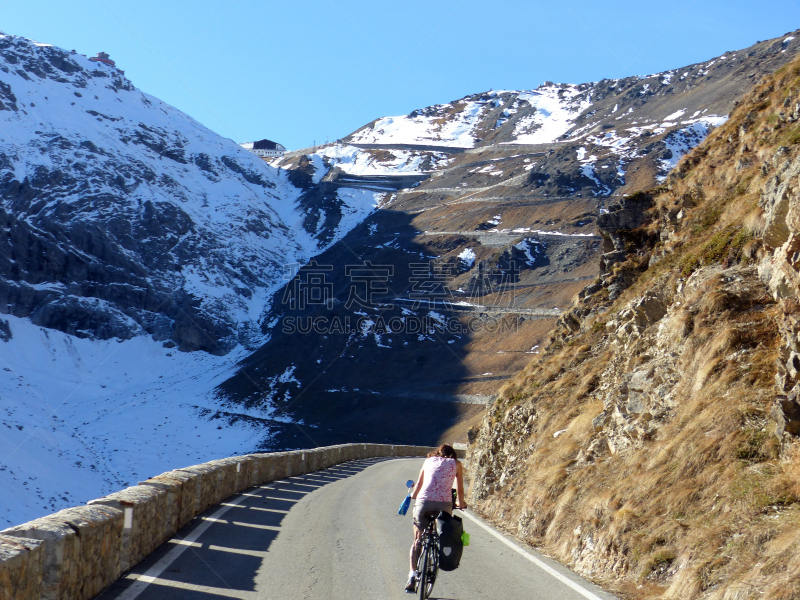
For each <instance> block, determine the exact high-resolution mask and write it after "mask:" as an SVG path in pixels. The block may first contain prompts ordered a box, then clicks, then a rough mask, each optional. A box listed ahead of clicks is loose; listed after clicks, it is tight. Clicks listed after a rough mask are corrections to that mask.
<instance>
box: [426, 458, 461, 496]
mask: <svg viewBox="0 0 800 600" xmlns="http://www.w3.org/2000/svg"><path fill="white" fill-rule="evenodd" d="M422 469H423V472H424V473H425V475H424V476H423V481H422V489H421V490H420V491H419V494H417V498H418V499H420V500H434V501H436V502H452V501H453V495H452V492H451V491H450V490H452V489H453V481H454V480H455V478H456V470H457V469H458V463H457V462H456V459H455V458H442V457H441V456H431V457H428V458H426V459H425V463H424V464H423V465H422Z"/></svg>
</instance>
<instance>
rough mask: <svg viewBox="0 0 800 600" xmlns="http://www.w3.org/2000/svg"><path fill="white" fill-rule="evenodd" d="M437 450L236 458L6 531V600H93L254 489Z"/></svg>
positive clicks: (0, 575) (1, 584) (348, 448)
mask: <svg viewBox="0 0 800 600" xmlns="http://www.w3.org/2000/svg"><path fill="white" fill-rule="evenodd" d="M431 450H432V448H428V447H423V446H397V445H394V446H393V445H388V444H345V445H341V446H327V447H324V448H315V449H311V450H294V451H291V452H274V453H268V454H248V455H244V456H235V457H232V458H224V459H220V460H212V461H211V462H207V463H203V464H201V465H195V466H192V467H186V468H184V469H176V470H174V471H168V472H166V473H162V474H161V475H158V476H157V477H152V478H150V479H148V480H147V481H142V482H140V483H139V485H135V486H133V487H129V488H127V489H125V490H122V491H120V492H116V493H113V494H109V495H108V496H105V497H103V498H98V499H97V500H92V501H90V502H89V503H88V504H87V505H85V506H77V507H74V508H67V509H65V510H62V511H60V512H57V513H55V514H52V515H48V516H46V517H42V518H40V519H36V520H34V521H30V522H28V523H23V524H22V525H17V526H16V527H10V528H8V529H5V530H3V531H0V600H88V599H89V598H92V597H94V596H96V595H97V594H99V593H100V592H102V591H103V590H104V589H105V588H106V587H108V586H109V585H111V584H112V583H113V582H114V581H116V580H117V579H118V578H119V577H120V575H122V574H123V573H125V572H126V571H128V570H129V569H130V568H131V567H133V566H134V565H136V564H137V563H138V562H139V561H141V560H142V559H143V558H144V557H146V556H147V555H148V554H150V553H151V552H153V550H155V549H156V548H158V547H159V546H160V545H161V544H163V543H164V542H166V541H167V540H169V539H170V538H171V537H172V536H173V535H174V534H175V533H176V532H177V531H178V530H179V529H181V528H182V527H184V526H185V525H187V524H188V523H189V522H190V521H192V520H193V519H194V518H195V517H197V516H198V515H200V514H202V513H203V512H205V511H206V510H208V509H209V508H211V507H213V506H215V505H217V504H219V503H220V502H222V501H223V500H225V499H226V498H228V497H230V496H233V495H234V494H237V493H239V492H242V491H244V490H246V489H248V488H250V487H254V486H257V485H262V484H264V483H269V482H271V481H277V480H280V479H284V478H286V477H292V476H295V475H303V474H305V473H310V472H312V471H319V470H322V469H326V468H328V467H331V466H333V465H336V464H340V463H344V462H347V461H351V460H358V459H363V458H374V457H381V456H425V455H426V454H427V453H428V452H430V451H431ZM458 453H459V456H462V455H463V454H464V451H463V450H458Z"/></svg>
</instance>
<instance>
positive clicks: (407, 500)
mask: <svg viewBox="0 0 800 600" xmlns="http://www.w3.org/2000/svg"><path fill="white" fill-rule="evenodd" d="M406 487H407V488H408V489H409V492H408V494H407V495H406V497H405V499H404V500H403V502H402V503H401V504H400V510H398V511H397V514H398V515H401V516H405V514H406V513H407V512H408V507H409V506H411V488H412V487H414V482H413V481H411V480H410V479H409V480H408V481H406Z"/></svg>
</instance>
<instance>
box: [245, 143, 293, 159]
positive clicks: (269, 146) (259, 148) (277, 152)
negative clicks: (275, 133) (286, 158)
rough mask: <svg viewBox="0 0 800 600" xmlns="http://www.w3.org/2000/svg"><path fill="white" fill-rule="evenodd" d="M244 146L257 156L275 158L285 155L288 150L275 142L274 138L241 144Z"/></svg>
mask: <svg viewBox="0 0 800 600" xmlns="http://www.w3.org/2000/svg"><path fill="white" fill-rule="evenodd" d="M241 146H242V148H244V149H245V150H249V151H250V152H252V153H253V154H255V155H256V156H258V157H260V158H264V159H268V158H275V157H276V156H283V154H284V152H286V148H284V147H283V146H282V145H281V144H278V143H277V142H273V141H272V140H258V141H257V142H245V143H244V144H241Z"/></svg>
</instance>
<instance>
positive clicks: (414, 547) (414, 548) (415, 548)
mask: <svg viewBox="0 0 800 600" xmlns="http://www.w3.org/2000/svg"><path fill="white" fill-rule="evenodd" d="M421 545H422V529H420V528H419V527H417V526H416V525H414V543H413V544H411V570H412V571H416V570H417V560H418V559H419V550H420V546H421Z"/></svg>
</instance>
